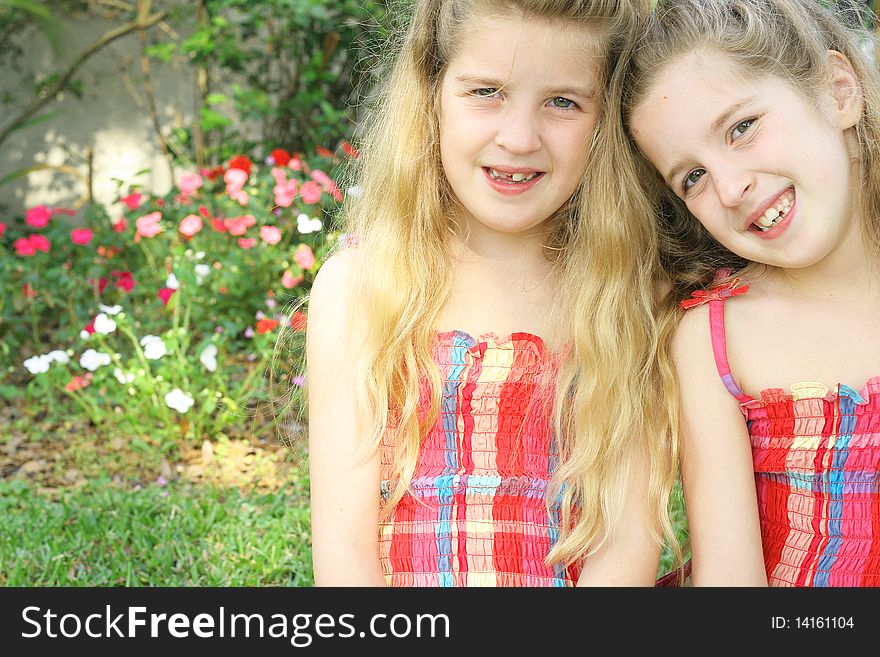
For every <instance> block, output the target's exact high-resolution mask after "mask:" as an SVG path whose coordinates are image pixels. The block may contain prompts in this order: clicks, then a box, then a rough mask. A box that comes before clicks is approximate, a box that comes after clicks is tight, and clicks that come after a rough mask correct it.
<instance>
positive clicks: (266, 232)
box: [260, 226, 281, 244]
mask: <svg viewBox="0 0 880 657" xmlns="http://www.w3.org/2000/svg"><path fill="white" fill-rule="evenodd" d="M260 239H262V240H263V241H264V242H265V243H266V244H278V242H280V241H281V230H280V229H279V228H278V227H277V226H263V227H261V228H260Z"/></svg>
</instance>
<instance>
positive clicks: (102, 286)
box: [89, 276, 107, 294]
mask: <svg viewBox="0 0 880 657" xmlns="http://www.w3.org/2000/svg"><path fill="white" fill-rule="evenodd" d="M89 285H91V286H92V287H97V288H98V294H103V293H104V290H106V289H107V279H106V278H104V277H103V276H102V277H101V278H99V279H98V280H95V279H94V278H90V279H89Z"/></svg>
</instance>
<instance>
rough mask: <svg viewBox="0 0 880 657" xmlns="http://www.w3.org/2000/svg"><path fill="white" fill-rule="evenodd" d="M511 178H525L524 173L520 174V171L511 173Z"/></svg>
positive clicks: (518, 180) (516, 179)
mask: <svg viewBox="0 0 880 657" xmlns="http://www.w3.org/2000/svg"><path fill="white" fill-rule="evenodd" d="M511 178H513V180H514V181H515V182H521V181H522V179H523V178H525V175H524V174H522V173H515V174H513V175H512V176H511Z"/></svg>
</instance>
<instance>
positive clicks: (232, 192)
mask: <svg viewBox="0 0 880 657" xmlns="http://www.w3.org/2000/svg"><path fill="white" fill-rule="evenodd" d="M247 179H248V174H247V172H245V171H243V170H242V169H229V170H228V171H227V172H226V173H225V174H223V181H224V182H225V183H226V193H227V194H229V196H230V197H231V198H233V199H234V200H236V201H238V203H239V204H240V205H247V202H248V193H247V192H245V191H244V190H243V189H242V188H243V187H244V184H245V182H247Z"/></svg>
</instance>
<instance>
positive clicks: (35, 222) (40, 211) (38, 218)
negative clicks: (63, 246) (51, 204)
mask: <svg viewBox="0 0 880 657" xmlns="http://www.w3.org/2000/svg"><path fill="white" fill-rule="evenodd" d="M51 218H52V211H51V210H50V209H49V208H47V207H46V206H45V205H38V206H36V207H33V208H31V209H29V210H28V211H27V212H26V213H25V215H24V222H25V223H26V224H27V225H28V226H32V227H34V228H45V227H46V226H47V225H48V223H49V219H51Z"/></svg>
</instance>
